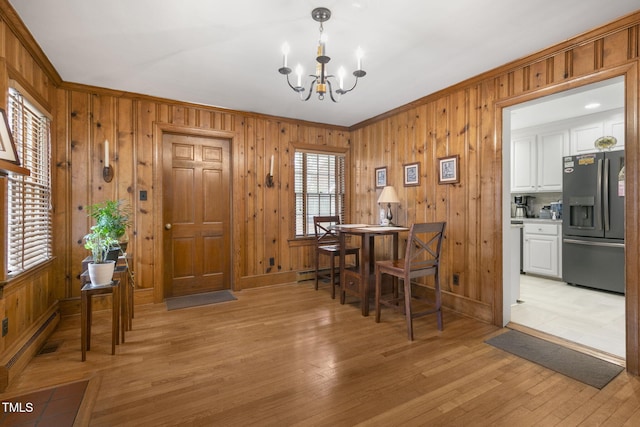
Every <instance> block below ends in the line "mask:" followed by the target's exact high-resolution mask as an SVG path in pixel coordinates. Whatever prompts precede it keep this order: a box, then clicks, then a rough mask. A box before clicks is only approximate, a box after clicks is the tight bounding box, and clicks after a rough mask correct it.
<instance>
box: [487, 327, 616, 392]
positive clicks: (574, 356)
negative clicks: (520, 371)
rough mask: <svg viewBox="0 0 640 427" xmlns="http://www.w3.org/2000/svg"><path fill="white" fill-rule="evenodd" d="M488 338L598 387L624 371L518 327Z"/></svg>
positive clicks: (600, 387) (489, 342) (490, 341)
mask: <svg viewBox="0 0 640 427" xmlns="http://www.w3.org/2000/svg"><path fill="white" fill-rule="evenodd" d="M485 342H486V343H487V344H490V345H492V346H494V347H497V348H499V349H501V350H504V351H506V352H509V353H511V354H515V355H516V356H520V357H522V358H523V359H527V360H529V361H531V362H534V363H537V364H539V365H542V366H544V367H545V368H549V369H551V370H553V371H556V372H558V373H561V374H563V375H566V376H568V377H570V378H573V379H575V380H578V381H580V382H583V383H585V384H588V385H590V386H592V387H595V388H598V389H602V388H603V387H604V386H606V385H607V384H608V383H609V382H610V381H611V380H612V379H614V378H615V377H616V376H617V375H618V374H619V373H620V372H622V371H623V368H622V367H621V366H618V365H615V364H613V363H610V362H607V361H604V360H601V359H598V358H597V357H593V356H589V355H587V354H584V353H580V352H579V351H575V350H572V349H570V348H566V347H563V346H561V345H558V344H555V343H552V342H549V341H545V340H543V339H540V338H536V337H533V336H531V335H527V334H523V333H522V332H518V331H509V332H505V333H504V334H500V335H497V336H495V337H493V338H490V339H488V340H487V341H485Z"/></svg>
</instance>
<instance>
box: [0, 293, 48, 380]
mask: <svg viewBox="0 0 640 427" xmlns="http://www.w3.org/2000/svg"><path fill="white" fill-rule="evenodd" d="M59 321H60V310H59V309H58V304H57V303H56V304H54V305H53V306H52V307H51V308H50V309H49V310H48V311H47V312H46V313H45V314H43V315H42V316H40V318H39V319H38V321H36V322H35V324H34V325H33V326H32V327H31V328H30V329H29V330H27V331H26V332H25V334H24V336H23V338H22V339H20V340H19V341H18V342H16V343H15V344H14V345H13V346H11V347H10V348H9V349H8V350H6V351H5V352H4V354H3V355H2V358H1V359H0V392H4V391H5V390H6V388H7V387H8V386H9V384H10V383H11V381H12V380H13V379H15V377H16V376H18V375H19V374H20V372H22V370H23V369H24V368H25V366H27V364H28V363H29V361H30V360H31V359H32V358H33V356H35V354H36V353H37V352H38V350H39V349H40V347H42V345H43V344H44V343H45V341H46V340H47V339H48V338H49V336H50V335H51V334H52V333H53V331H54V329H55V328H56V326H57V325H58V322H59Z"/></svg>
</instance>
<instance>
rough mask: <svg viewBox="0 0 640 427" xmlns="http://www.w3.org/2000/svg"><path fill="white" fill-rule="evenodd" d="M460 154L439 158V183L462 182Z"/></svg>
mask: <svg viewBox="0 0 640 427" xmlns="http://www.w3.org/2000/svg"><path fill="white" fill-rule="evenodd" d="M459 162H460V156H459V155H457V154H456V155H455V156H447V157H440V158H439V159H438V184H455V183H456V182H460V175H459V173H458V165H459Z"/></svg>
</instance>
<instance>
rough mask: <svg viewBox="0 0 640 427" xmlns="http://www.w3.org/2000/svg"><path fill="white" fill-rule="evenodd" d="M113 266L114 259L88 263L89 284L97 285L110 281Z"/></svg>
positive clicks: (114, 263) (114, 265) (114, 264)
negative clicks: (100, 262) (99, 262)
mask: <svg viewBox="0 0 640 427" xmlns="http://www.w3.org/2000/svg"><path fill="white" fill-rule="evenodd" d="M115 267H116V262H115V261H107V262H104V263H102V264H96V263H93V262H92V263H90V264H89V278H90V279H91V284H92V285H94V286H97V285H107V284H109V283H111V281H112V280H113V270H114V269H115Z"/></svg>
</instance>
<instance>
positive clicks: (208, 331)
mask: <svg viewBox="0 0 640 427" xmlns="http://www.w3.org/2000/svg"><path fill="white" fill-rule="evenodd" d="M235 295H236V297H237V298H238V300H237V301H233V302H227V303H220V304H215V305H211V306H206V307H197V308H189V309H182V310H176V311H166V308H165V306H164V304H157V305H147V306H141V307H137V308H136V318H135V319H134V330H133V331H132V332H130V333H128V334H127V342H126V343H125V344H123V345H120V346H119V348H118V349H117V354H116V355H115V356H111V355H110V354H109V350H110V343H109V339H110V338H109V337H110V335H109V328H110V325H109V322H108V319H109V312H108V311H107V312H100V313H98V314H97V315H96V316H95V317H94V324H95V326H94V338H93V342H92V349H91V351H90V352H89V353H88V355H87V361H86V362H81V361H80V334H79V331H80V326H79V319H78V317H69V318H64V319H62V321H61V324H60V325H59V328H58V329H57V331H56V332H55V333H54V336H53V337H52V338H51V340H54V341H55V340H58V341H60V343H61V344H60V347H59V349H58V350H57V351H56V352H54V353H50V354H45V355H41V356H38V357H36V358H34V360H33V361H32V362H31V363H30V364H29V365H28V367H27V368H26V370H25V371H24V372H23V373H22V374H21V375H20V376H19V378H17V380H16V381H15V383H14V384H13V385H11V386H10V387H9V389H8V390H7V391H6V392H5V393H3V394H0V399H2V401H7V400H10V399H11V398H12V397H14V396H18V395H20V394H22V393H24V392H28V391H33V390H36V389H43V388H48V387H51V386H55V385H58V384H64V383H69V382H73V381H78V380H82V379H89V380H90V383H89V388H88V389H89V390H88V392H87V395H86V397H85V401H84V402H83V406H82V409H81V411H80V414H79V421H78V422H79V424H78V425H92V426H119V425H131V426H169V425H195V426H246V425H256V426H289V425H300V426H308V425H313V426H325V425H326V426H329V425H330V426H352V425H367V426H369V425H372V426H392V425H403V426H411V425H416V426H417V425H430V426H431V425H461V426H464V425H473V426H476V425H487V426H488V425H492V426H494V425H504V426H514V425H518V426H526V425H536V426H538V425H562V426H568V425H579V424H584V425H591V424H603V425H615V426H619V425H625V424H626V425H639V424H640V379H639V378H637V377H633V376H630V375H628V374H627V373H624V372H623V373H622V374H620V375H619V376H618V377H616V379H614V380H613V381H612V382H611V383H609V384H608V385H607V386H606V387H605V388H604V389H603V390H597V389H595V388H592V387H590V386H587V385H585V384H582V383H580V382H577V381H575V380H572V379H569V378H567V377H564V376H563V375H560V374H557V373H555V372H553V371H550V370H548V369H545V368H543V367H541V366H539V365H536V364H533V363H531V362H528V361H526V360H524V359H520V358H518V357H515V356H512V355H510V354H507V353H505V352H502V351H501V350H498V349H496V348H494V347H491V346H489V345H487V344H485V343H484V341H485V340H486V339H487V338H489V337H492V336H494V335H496V334H500V333H503V332H504V331H505V330H504V329H501V328H498V327H495V326H492V325H488V324H485V323H482V322H479V321H476V320H473V319H470V318H468V317H465V316H461V315H458V314H455V313H452V312H450V311H445V313H444V331H443V332H438V331H437V329H436V322H435V317H434V316H427V317H424V318H421V319H417V320H416V321H415V338H416V340H415V341H414V342H409V341H407V339H406V330H405V323H404V319H403V318H402V316H401V315H399V314H397V313H393V312H391V311H388V310H384V311H383V313H382V322H381V323H380V324H376V323H375V322H374V317H373V316H369V317H367V318H365V317H362V316H361V315H360V310H359V307H358V305H357V304H345V305H340V304H339V303H338V302H337V301H336V300H331V298H330V297H329V291H328V289H327V288H326V287H325V288H324V289H321V290H319V291H317V292H316V291H314V290H313V282H305V283H302V284H291V285H282V286H274V287H269V288H259V289H252V290H244V291H241V292H236V293H235Z"/></svg>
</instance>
